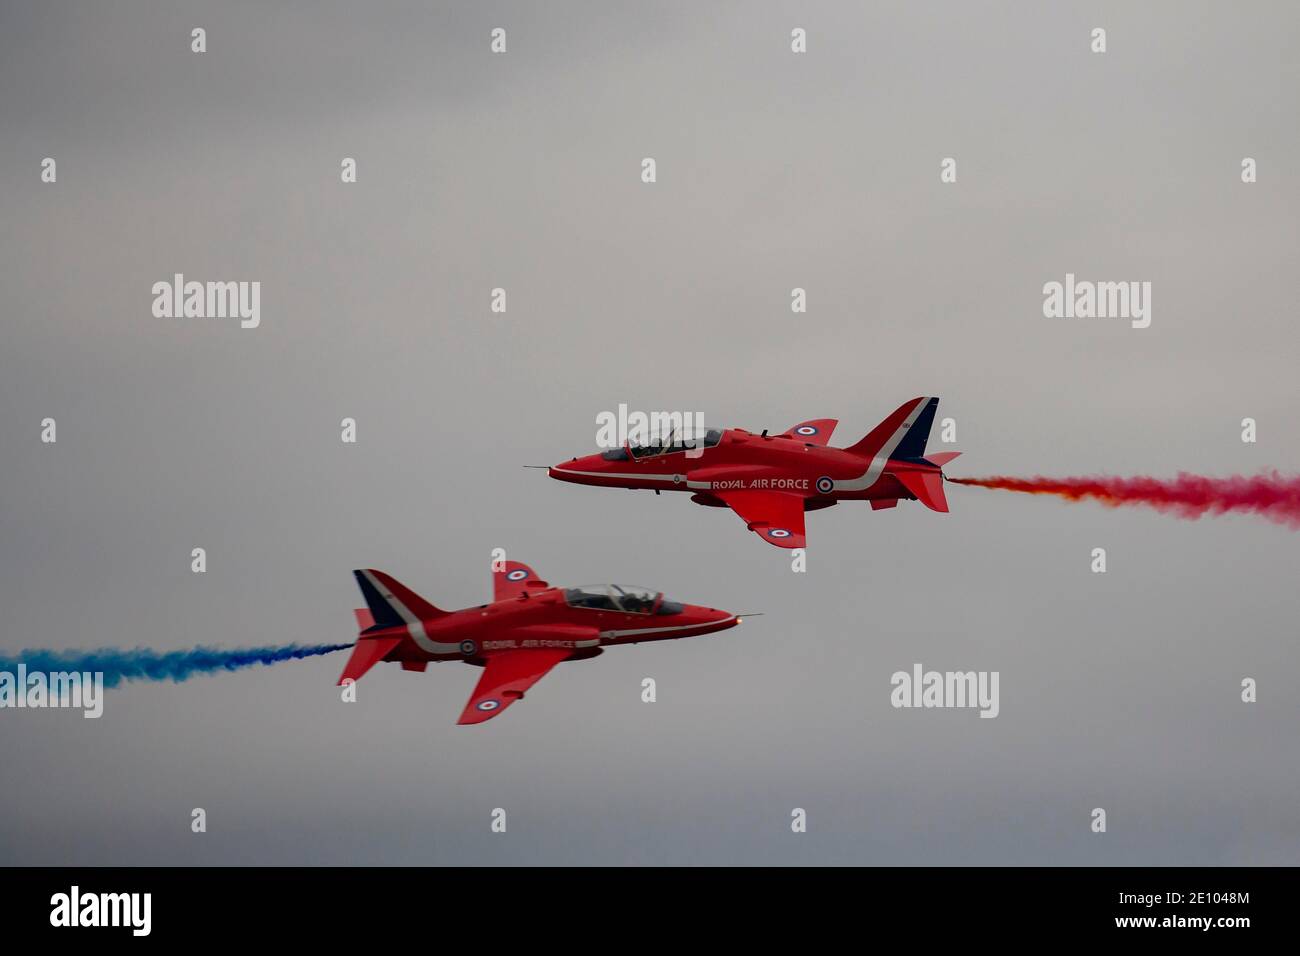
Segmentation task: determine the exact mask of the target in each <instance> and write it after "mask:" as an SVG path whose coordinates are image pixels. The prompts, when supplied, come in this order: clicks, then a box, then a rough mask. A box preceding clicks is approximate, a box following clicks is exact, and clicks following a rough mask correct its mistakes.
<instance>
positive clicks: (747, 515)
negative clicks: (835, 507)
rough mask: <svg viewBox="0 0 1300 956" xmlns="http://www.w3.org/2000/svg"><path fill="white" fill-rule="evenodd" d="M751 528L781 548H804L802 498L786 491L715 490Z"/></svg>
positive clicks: (765, 539)
mask: <svg viewBox="0 0 1300 956" xmlns="http://www.w3.org/2000/svg"><path fill="white" fill-rule="evenodd" d="M712 494H713V495H714V496H715V497H717V498H720V499H721V500H722V501H724V502H725V503H726V505H727V507H729V508H730V509H731V510H732V511H734V512H735V513H736V514H738V515H740V517H741V518H743V519H744V521H745V524H746V525H747V526H748V527H749V530H750V531H753V532H755V533H756V534H757V535H758V536H759V537H760V538H762V539H763V540H764V541H766V542H767V543H768V544H774V545H776V546H777V547H778V548H802V547H805V539H804V529H803V516H804V510H803V498H802V497H800V496H799V495H792V494H790V493H789V492H787V491H762V490H758V491H753V490H744V489H742V490H738V491H715V492H712Z"/></svg>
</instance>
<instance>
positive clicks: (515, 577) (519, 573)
mask: <svg viewBox="0 0 1300 956" xmlns="http://www.w3.org/2000/svg"><path fill="white" fill-rule="evenodd" d="M526 577H528V572H527V571H525V570H524V569H523V568H515V569H514V570H513V571H511V572H510V573H509V574H507V575H506V580H507V581H522V580H523V579H524V578H526Z"/></svg>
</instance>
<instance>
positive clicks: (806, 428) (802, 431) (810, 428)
mask: <svg viewBox="0 0 1300 956" xmlns="http://www.w3.org/2000/svg"><path fill="white" fill-rule="evenodd" d="M819 431H821V429H820V428H818V427H817V426H815V425H800V426H799V427H798V428H796V429H795V430H794V433H795V434H796V435H803V436H804V437H805V438H808V437H811V436H812V435H816V434H817V433H818V432H819Z"/></svg>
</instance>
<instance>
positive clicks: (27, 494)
mask: <svg viewBox="0 0 1300 956" xmlns="http://www.w3.org/2000/svg"><path fill="white" fill-rule="evenodd" d="M194 27H204V28H205V29H206V31H207V52H205V53H202V54H196V53H193V52H191V51H190V30H191V29H192V28H194ZM494 27H503V28H504V29H505V30H506V31H507V42H508V48H507V49H508V52H507V53H506V54H504V55H493V54H492V53H491V52H490V50H489V33H490V31H491V29H492V28H494ZM795 27H802V28H804V29H806V30H807V34H808V52H807V53H806V54H802V55H796V54H793V53H792V52H791V50H790V31H791V30H792V29H793V28H795ZM1094 27H1104V28H1105V29H1106V30H1107V44H1108V50H1107V52H1106V53H1105V54H1094V53H1092V52H1091V51H1090V49H1089V45H1090V31H1091V30H1092V29H1093V28H1094ZM1297 48H1300V15H1298V14H1297V12H1296V7H1295V5H1294V4H1293V3H1289V2H1280V3H1255V2H1252V3H1247V4H1231V5H1230V4H1210V3H1204V4H1202V3H1173V2H1166V3H1144V4H1140V5H1133V4H1127V3H1113V4H1107V3H1100V4H1098V3H1087V4H1084V3H1053V4H1042V3H1034V2H1024V3H1004V4H964V3H961V4H958V3H951V4H935V3H904V2H898V3H872V4H830V3H821V4H815V3H807V4H795V3H790V4H786V3H748V2H747V3H710V4H693V3H669V4H660V3H631V2H617V3H589V4H579V3H548V4H532V3H473V4H471V3H465V4H459V5H455V6H451V5H438V4H429V3H409V4H395V3H383V2H376V3H367V4H359V3H358V4H350V5H343V4H323V3H317V2H311V3H307V2H302V3H280V4H275V5H274V6H273V7H272V8H270V9H268V8H267V6H266V5H263V4H254V3H230V2H227V3H221V4H217V3H209V4H184V3H179V4H178V3H166V4H164V3H115V4H111V5H106V4H91V3H80V4H70V3H60V2H51V3H36V2H12V0H9V2H4V3H2V4H0V219H2V220H3V224H4V228H3V229H2V230H0V289H2V290H3V306H2V308H3V313H2V320H0V410H2V411H0V449H2V450H3V457H2V459H0V460H2V461H3V481H0V607H2V608H3V609H4V624H3V627H0V654H4V653H10V652H13V651H16V650H18V649H21V648H25V647H49V648H68V649H74V648H91V647H102V646H136V645H140V646H146V647H150V648H157V649H161V650H173V649H184V648H189V647H192V646H194V645H196V644H209V645H217V646H221V647H238V646H249V645H257V644H268V643H281V642H288V641H300V642H326V643H331V642H341V641H347V640H351V638H352V637H353V635H354V628H353V625H352V615H351V609H352V608H353V607H355V606H357V605H358V604H359V603H360V600H359V597H360V596H359V594H358V593H357V591H356V588H355V585H354V583H353V581H352V576H351V574H350V571H351V569H353V568H358V567H376V568H380V569H383V570H385V571H388V572H389V573H391V574H393V575H394V576H395V577H397V578H398V579H399V580H401V581H402V582H404V583H405V584H407V585H408V586H410V587H411V588H413V589H414V590H415V591H417V592H419V593H420V594H422V595H424V596H425V597H427V598H428V599H429V600H430V601H432V602H433V603H435V604H437V605H439V606H442V607H447V608H457V607H463V606H467V605H471V604H478V603H481V602H482V601H484V600H486V598H487V595H488V594H489V593H490V581H489V576H488V562H489V558H490V553H491V550H492V549H493V548H495V547H502V548H505V549H506V550H507V552H508V554H509V556H510V557H512V558H516V559H518V560H522V561H525V562H528V563H530V564H531V565H533V566H534V567H535V568H536V569H537V570H538V571H539V572H540V573H541V574H542V575H543V576H544V577H546V578H548V579H549V580H550V581H551V582H553V583H559V584H576V583H586V582H590V581H599V580H615V581H620V582H626V583H632V584H641V585H647V586H651V587H654V588H657V589H662V590H664V591H665V592H667V593H668V594H669V595H671V596H673V597H675V598H678V599H680V600H686V601H691V602H698V603H706V604H711V605H714V606H718V607H723V608H727V609H730V610H733V611H742V612H743V611H763V612H765V615H764V616H763V617H757V618H754V619H752V620H751V621H749V622H747V623H746V624H745V625H743V626H742V627H741V628H738V629H733V630H731V631H727V632H724V633H722V634H719V635H716V636H711V637H706V638H701V639H696V640H687V641H676V642H664V643H660V644H651V645H642V646H638V647H626V648H616V649H614V650H612V651H610V652H608V653H606V654H605V655H604V656H602V657H600V658H599V659H596V660H591V661H585V662H581V663H573V664H566V665H564V666H561V667H558V668H557V669H556V670H555V671H553V672H552V673H551V674H550V675H549V676H547V677H546V678H545V679H544V680H542V681H541V682H540V683H539V684H538V685H537V686H536V687H535V688H533V690H532V691H530V692H529V695H528V699H527V700H526V701H524V702H523V703H520V704H518V705H517V706H515V707H512V708H511V709H510V711H509V712H508V713H504V714H502V715H501V717H500V718H498V719H495V720H492V721H490V722H488V723H486V724H484V725H482V726H477V727H458V726H456V724H455V721H456V719H457V717H458V715H459V713H460V711H461V708H462V707H463V705H464V702H465V700H466V699H467V698H468V696H469V694H470V691H471V689H472V688H473V686H474V683H475V681H476V680H477V678H478V676H479V673H480V672H479V671H478V670H477V669H474V668H469V667H465V666H462V665H459V664H444V665H441V666H437V665H435V666H431V667H430V668H429V671H428V672H427V673H425V674H413V673H405V672H403V671H401V670H400V669H399V668H398V667H397V666H396V665H381V666H379V667H377V668H376V669H375V670H374V671H372V672H371V673H370V674H369V675H368V676H367V677H366V678H365V679H364V680H363V681H362V682H361V683H360V684H359V685H358V692H359V700H358V702H357V703H355V704H345V703H343V702H341V701H340V699H339V692H338V690H337V688H336V687H335V686H334V682H335V680H336V679H337V677H338V673H339V671H340V670H341V668H342V666H343V663H344V660H345V655H342V654H336V655H333V656H332V657H327V658H321V659H314V660H310V661H305V662H292V663H286V664H281V665H277V666H276V667H274V668H264V669H257V670H251V671H246V672H242V673H237V674H223V675H220V676H217V677H204V678H196V679H194V680H192V681H190V682H188V683H186V684H181V685H171V684H130V685H127V686H125V687H124V688H122V689H119V690H117V691H115V692H111V694H110V696H109V698H108V700H107V702H106V707H105V714H104V717H103V718H102V719H100V720H97V721H96V720H84V719H82V718H81V716H80V714H79V713H75V712H56V711H45V712H39V711H38V712H34V711H12V710H6V711H0V724H3V730H2V731H0V765H2V766H3V767H4V768H5V769H4V773H3V778H2V785H0V862H6V863H24V864H110V863H116V864H149V863H220V864H229V863H259V864H297V863H304V864H316V863H338V864H348V863H400V864H442V863H448V864H452V863H455V864H466V863H469V864H475V863H481V864H511V863H523V864H538V863H561V864H576V863H640V864H668V863H673V864H681V863H686V864H719V863H745V864H752V863H834V864H844V863H869V864H877V863H879V864H945V863H951V864H968V863H993V864H1065V863H1076V864H1103V863H1118V864H1296V863H1300V803H1298V802H1297V801H1296V799H1295V794H1296V792H1297V790H1298V789H1300V769H1298V768H1300V737H1298V736H1297V734H1296V727H1297V726H1298V725H1300V702H1298V701H1297V694H1296V690H1297V681H1298V680H1300V649H1298V647H1297V633H1296V623H1295V622H1296V620H1297V610H1298V608H1297V596H1296V595H1297V592H1296V581H1295V575H1296V557H1295V556H1296V548H1297V545H1298V544H1300V538H1297V537H1296V535H1295V533H1293V532H1289V531H1287V530H1284V529H1282V528H1280V527H1277V526H1274V525H1270V524H1268V523H1266V522H1264V521H1262V520H1258V519H1252V518H1235V517H1234V518H1222V519H1206V520H1202V521H1200V522H1185V521H1179V520H1176V519H1173V518H1168V517H1163V516H1160V515H1156V514H1153V513H1145V512H1141V511H1125V512H1120V511H1112V510H1107V509H1105V508H1102V507H1100V506H1095V505H1089V504H1077V505H1070V504H1065V503H1061V502H1059V501H1055V500H1040V499H1034V498H1025V497H1018V496H1013V495H1008V494H1005V493H1001V492H993V491H986V490H981V489H977V488H965V487H957V486H952V485H949V486H948V493H949V498H950V501H951V504H952V513H951V514H948V515H940V514H936V513H933V512H930V511H927V510H926V509H924V508H923V507H921V506H920V505H919V504H917V503H915V502H903V503H901V504H900V506H899V507H898V508H896V509H894V510H892V511H882V512H879V513H873V512H872V511H871V509H870V508H869V507H867V506H866V505H865V504H859V505H853V504H847V505H842V506H840V507H838V508H835V509H833V510H831V511H824V512H818V513H816V514H813V515H810V516H809V519H808V537H809V543H810V546H809V552H808V558H809V568H808V572H807V573H806V574H794V573H791V570H790V565H789V555H788V553H786V552H783V551H780V550H778V549H775V548H771V547H767V546H765V545H763V544H762V543H761V542H760V541H759V540H758V539H757V538H756V536H754V535H753V534H751V533H749V532H747V531H746V530H745V527H744V524H743V522H741V521H740V519H739V518H737V517H736V516H735V515H733V514H730V513H729V512H726V511H724V510H720V509H704V508H699V507H697V506H695V505H693V504H691V503H690V502H689V501H688V500H687V498H686V496H684V495H664V496H661V497H655V496H652V495H649V494H644V493H642V494H629V493H627V492H624V491H615V490H605V489H595V488H583V487H579V486H575V485H566V484H561V483H558V482H554V481H550V480H548V479H547V478H546V477H545V476H544V474H543V473H542V472H537V471H526V470H524V469H523V468H521V467H520V466H521V465H524V464H544V463H550V462H555V461H558V460H560V459H563V458H567V457H569V456H570V455H574V454H579V453H586V452H589V451H591V450H592V449H593V446H594V440H595V431H596V428H595V416H596V415H597V414H598V413H599V412H601V411H603V410H615V409H617V408H618V405H619V403H627V404H628V405H629V406H631V407H632V408H639V409H645V410H652V409H676V410H682V411H697V412H700V413H702V414H703V415H704V417H705V420H706V421H707V422H708V423H709V424H713V425H719V426H721V425H735V426H741V427H747V428H752V429H761V428H771V429H776V430H783V429H785V428H786V427H788V426H789V425H792V424H794V423H796V422H799V421H802V420H805V419H809V418H815V417H823V416H827V417H837V418H839V419H840V421H841V424H840V426H839V431H838V433H837V435H836V444H841V445H847V444H851V443H852V442H854V441H856V440H857V439H858V438H860V437H861V436H862V435H863V434H865V433H866V432H867V431H869V430H870V429H871V428H872V427H873V426H875V425H876V423H877V422H879V421H880V420H881V419H882V418H884V417H885V416H886V415H887V414H888V413H889V412H890V411H892V410H893V409H894V408H895V407H897V406H898V405H899V404H900V403H902V402H903V401H904V400H907V399H910V398H912V397H915V396H918V395H938V396H940V397H941V399H942V400H941V404H940V407H939V416H940V417H941V418H944V417H952V418H954V419H955V420H956V422H957V431H958V441H957V442H956V443H955V444H953V445H952V446H951V448H953V449H958V450H961V451H963V452H964V456H963V457H962V458H961V459H959V460H958V461H957V462H955V463H954V464H953V465H951V466H949V468H948V471H949V473H950V474H953V475H983V474H991V473H1008V474H1021V475H1024V474H1032V473H1038V472H1042V473H1046V474H1051V475H1065V474H1086V473H1092V472H1101V471H1104V472H1108V473H1112V474H1138V473H1146V474H1155V475H1173V474H1174V473H1176V472H1177V471H1179V470H1187V471H1191V472H1198V473H1204V474H1213V475H1227V474H1233V473H1239V472H1244V473H1252V472H1254V471H1256V470H1257V469H1259V468H1261V467H1265V466H1268V467H1276V468H1278V469H1281V470H1282V471H1284V472H1294V471H1296V470H1298V469H1300V424H1298V423H1297V420H1296V385H1295V368H1296V360H1297V354H1296V353H1297V349H1298V348H1300V335H1297V332H1296V294H1295V260H1296V250H1297V225H1296V223H1297V222H1300V202H1298V201H1297V200H1298V198H1300V192H1298V190H1297V186H1296V182H1297V175H1298V174H1300V171H1298V170H1297V168H1296V159H1297V157H1298V156H1300V142H1298V139H1300V137H1298V134H1297V125H1296V122H1295V118H1296V115H1297V112H1298V111H1297V91H1298V90H1300V65H1298V61H1297V58H1296V50H1297ZM1247 156H1249V157H1253V158H1255V159H1256V160H1257V162H1258V170H1259V174H1258V175H1259V181H1258V182H1257V183H1255V184H1252V185H1246V184H1243V183H1242V182H1241V177H1240V171H1241V161H1242V158H1243V157H1247ZM45 157H53V158H54V159H55V160H56V162H57V173H58V179H57V183H55V184H45V183H42V182H41V179H40V164H41V161H42V159H43V158H45ZM343 157H354V158H356V160H357V165H358V179H359V181H358V182H357V183H355V184H349V185H345V184H343V183H342V182H340V162H341V160H342V159H343ZM643 157H654V158H655V159H656V161H657V172H658V181H657V182H656V183H654V184H653V185H647V184H644V183H642V182H641V179H640V172H641V160H642V158H643ZM944 157H954V158H955V159H956V160H957V164H958V165H957V169H958V180H957V182H956V183H954V184H942V183H941V182H940V181H939V172H940V162H941V160H942V159H943V158H944ZM177 272H182V273H184V274H185V275H186V277H187V278H192V279H198V280H227V279H228V280H248V281H252V280H256V281H259V282H261V284H262V285H261V288H262V293H261V325H260V327H259V328H257V329H248V330H245V329H240V328H239V324H238V322H237V321H236V320H222V319H211V320H200V319H188V320H186V319H168V318H155V317H154V316H153V314H152V312H151V304H152V298H153V297H152V294H151V291H150V290H151V287H152V285H153V284H154V283H155V282H158V281H162V280H169V279H170V277H171V276H172V275H173V274H174V273H177ZM1068 272H1072V273H1075V274H1076V275H1077V276H1078V277H1080V278H1081V279H1094V280H1109V281H1127V280H1134V281H1149V282H1151V283H1152V290H1153V291H1152V322H1151V326H1150V328H1147V329H1140V330H1139V329H1133V328H1131V327H1130V326H1129V323H1128V322H1127V321H1126V320H1123V319H1075V320H1064V319H1047V318H1044V316H1043V313H1042V302H1043V294H1042V287H1043V284H1044V283H1046V282H1050V281H1062V280H1063V279H1064V277H1065V275H1066V273H1068ZM495 287H503V288H505V289H506V290H507V295H508V311H507V312H506V314H504V315H493V314H492V313H491V312H490V311H489V308H488V306H489V301H490V293H491V290H492V289H493V288H495ZM794 287H801V288H804V289H806V290H807V296H808V312H807V313H806V314H802V315H795V314H792V313H791V310H790V290H791V289H792V288H794ZM1247 416H1249V417H1253V418H1255V419H1256V420H1257V422H1258V430H1259V441H1258V443H1256V444H1253V445H1252V444H1243V443H1242V441H1241V440H1240V430H1241V420H1242V419H1243V418H1244V417H1247ZM46 417H52V418H55V419H56V420H57V423H58V425H57V427H58V433H57V434H58V441H57V443H56V444H54V445H47V444H42V443H41V441H40V422H41V420H42V419H43V418H46ZM344 417H353V418H355V419H356V421H357V423H358V441H357V443H356V444H355V445H348V444H344V443H342V442H341V441H340V436H339V431H340V430H339V423H340V420H341V419H342V418H344ZM932 447H933V446H932ZM195 547H203V548H206V549H207V553H208V568H209V570H208V571H207V573H206V574H193V573H191V571H190V552H191V549H192V548H195ZM1095 547H1104V548H1106V549H1107V554H1108V571H1107V573H1106V574H1104V575H1102V574H1093V573H1091V572H1090V568H1089V565H1090V563H1091V551H1092V549H1093V548H1095ZM918 662H919V663H921V664H923V665H924V666H925V667H926V668H935V669H939V670H958V669H960V670H968V669H973V670H989V671H998V672H1000V674H1001V681H1000V692H1001V701H1000V705H1001V707H1000V714H999V716H998V717H997V718H996V719H993V720H982V719H979V718H978V717H977V715H976V713H975V712H974V711H969V710H966V711H955V710H946V711H945V710H931V711H915V710H896V709H894V708H892V707H891V706H890V703H889V699H890V690H891V688H890V682H889V681H890V675H891V674H892V673H893V672H894V671H896V670H909V669H910V668H911V667H912V665H913V664H914V663H918ZM644 677H653V678H655V680H656V681H657V685H658V701H657V702H656V703H654V704H645V703H642V701H641V696H640V695H641V680H642V679H643V678H644ZM1246 677H1253V678H1256V679H1257V680H1258V681H1259V701H1258V703H1255V704H1245V703H1242V702H1241V700H1240V692H1241V690H1240V687H1241V681H1242V679H1243V678H1246ZM195 807H202V808H204V809H205V810H206V811H207V814H208V832H207V833H206V834H203V835H195V834H193V833H191V832H190V825H189V824H190V813H191V810H192V809H193V808H195ZM496 807H501V808H504V809H506V811H507V813H508V830H507V833H506V834H504V835H502V834H493V833H492V832H491V831H490V829H489V824H490V814H491V812H492V810H493V809H494V808H496ZM794 807H802V808H804V809H806V811H807V814H808V832H807V833H806V834H802V835H795V834H793V833H791V831H790V813H791V810H792V808H794ZM1094 807H1103V808H1105V809H1106V810H1107V813H1108V832H1107V833H1106V834H1104V835H1098V834H1094V833H1092V832H1090V828H1089V824H1090V812H1091V810H1092V809H1093V808H1094Z"/></svg>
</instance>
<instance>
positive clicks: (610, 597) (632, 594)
mask: <svg viewBox="0 0 1300 956" xmlns="http://www.w3.org/2000/svg"><path fill="white" fill-rule="evenodd" d="M660 597H661V595H660V593H659V592H658V591H651V590H650V589H649V588H638V587H634V586H632V585H630V584H588V585H583V586H582V587H576V588H565V590H564V600H565V603H567V604H568V605H569V607H585V608H591V609H592V610H597V611H621V612H623V613H624V614H653V613H658V614H680V613H682V610H683V607H682V605H680V604H678V603H677V602H676V601H668V600H664V601H660V600H659V599H660ZM656 604H658V605H659V607H658V609H657V610H656V607H655V605H656Z"/></svg>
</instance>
